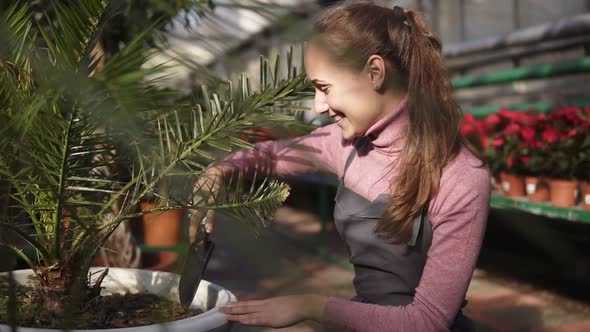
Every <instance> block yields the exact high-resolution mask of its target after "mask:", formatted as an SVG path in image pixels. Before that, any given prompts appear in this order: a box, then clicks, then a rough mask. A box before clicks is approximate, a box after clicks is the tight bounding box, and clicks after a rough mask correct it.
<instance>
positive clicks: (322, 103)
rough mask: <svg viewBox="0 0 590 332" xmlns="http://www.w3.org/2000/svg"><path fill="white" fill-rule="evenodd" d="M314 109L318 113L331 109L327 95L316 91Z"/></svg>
mask: <svg viewBox="0 0 590 332" xmlns="http://www.w3.org/2000/svg"><path fill="white" fill-rule="evenodd" d="M314 109H315V111H316V113H318V114H322V113H325V112H327V111H328V110H330V106H329V105H328V103H327V102H326V98H325V96H323V95H322V94H321V93H317V92H316V94H315V100H314Z"/></svg>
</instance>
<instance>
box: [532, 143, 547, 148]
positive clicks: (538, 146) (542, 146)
mask: <svg viewBox="0 0 590 332" xmlns="http://www.w3.org/2000/svg"><path fill="white" fill-rule="evenodd" d="M534 146H535V147H536V148H544V147H545V146H547V144H546V143H545V142H543V141H535V143H534Z"/></svg>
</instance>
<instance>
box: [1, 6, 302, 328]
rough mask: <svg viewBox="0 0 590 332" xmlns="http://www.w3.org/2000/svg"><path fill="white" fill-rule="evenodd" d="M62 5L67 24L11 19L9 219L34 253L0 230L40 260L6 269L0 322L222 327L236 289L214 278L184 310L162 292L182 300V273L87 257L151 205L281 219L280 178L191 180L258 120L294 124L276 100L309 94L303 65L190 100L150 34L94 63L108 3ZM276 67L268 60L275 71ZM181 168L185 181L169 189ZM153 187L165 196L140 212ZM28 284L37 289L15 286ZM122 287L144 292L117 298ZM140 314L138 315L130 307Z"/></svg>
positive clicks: (23, 14)
mask: <svg viewBox="0 0 590 332" xmlns="http://www.w3.org/2000/svg"><path fill="white" fill-rule="evenodd" d="M52 4H53V5H54V6H55V8H53V9H54V13H53V14H54V15H55V17H56V18H57V20H56V22H57V24H53V22H52V23H51V24H49V25H48V26H49V28H48V29H47V30H45V29H39V30H37V29H35V27H34V21H35V20H34V18H33V17H32V16H33V15H32V11H31V8H30V4H29V2H21V3H17V4H14V5H13V6H12V7H11V8H10V9H9V10H8V11H7V12H6V13H5V15H4V17H3V20H2V22H1V26H0V28H1V30H0V38H1V40H0V41H1V42H2V44H3V45H4V46H3V48H2V49H1V50H0V68H1V69H2V70H1V71H0V119H1V120H2V122H0V138H1V139H0V189H1V190H2V191H1V192H0V213H1V214H0V230H1V231H2V232H3V233H4V232H6V231H8V230H10V231H12V232H15V233H16V234H18V235H19V236H20V237H22V238H23V239H24V240H25V241H26V242H27V243H28V244H29V245H30V246H31V247H32V248H33V249H34V257H30V256H28V255H26V254H25V253H24V252H23V251H22V250H21V249H20V248H18V247H16V246H14V245H13V244H12V243H10V242H6V241H5V240H4V239H3V238H2V239H0V240H2V241H3V242H2V243H1V245H2V246H3V247H8V248H10V249H12V250H13V251H14V253H15V254H16V255H18V256H19V257H20V258H21V259H22V260H23V261H25V262H26V263H27V264H28V265H29V266H30V267H31V270H28V271H17V272H14V273H9V275H11V276H14V279H13V278H4V277H3V278H2V282H3V284H2V287H0V289H1V290H2V291H3V293H4V294H0V295H1V296H4V297H3V299H4V300H3V301H0V307H2V308H0V309H2V310H0V330H2V331H5V330H6V331H8V330H9V329H10V327H9V326H21V327H23V326H27V327H43V328H54V329H55V328H57V329H68V330H75V329H95V328H100V329H105V328H120V327H124V326H132V325H133V324H135V325H146V324H165V326H163V328H167V329H169V330H171V331H206V330H216V329H220V328H225V327H223V325H224V324H226V321H225V319H224V318H223V316H222V315H221V314H219V313H217V312H216V309H215V308H216V307H218V306H220V305H223V303H226V302H227V301H230V300H232V299H233V295H232V294H231V293H230V292H228V291H227V290H223V289H221V288H220V287H218V286H216V285H212V284H208V283H207V282H203V283H202V284H201V286H200V287H199V291H198V293H197V297H196V298H195V301H194V303H193V304H194V305H195V306H201V309H202V310H206V312H205V313H203V314H201V315H197V316H195V317H192V318H188V319H184V318H185V317H187V316H190V315H191V314H194V313H195V312H189V313H187V312H184V311H183V310H180V309H179V308H178V306H177V305H176V304H174V303H173V302H174V301H171V302H164V298H167V299H173V300H175V290H176V284H177V281H178V278H177V276H176V275H174V274H171V273H163V272H153V271H146V270H129V269H113V268H111V269H96V268H94V269H91V268H90V264H91V262H92V260H93V258H94V257H95V256H96V254H97V252H98V251H99V250H100V248H101V247H102V245H103V244H104V243H105V241H107V239H108V238H109V236H110V235H111V234H112V233H113V232H114V231H115V230H116V229H117V227H118V226H119V225H121V224H122V223H124V222H126V221H127V220H130V219H132V218H136V217H141V216H143V215H146V214H149V213H155V212H161V211H170V210H177V209H187V210H200V211H203V210H211V209H213V210H221V211H226V212H227V213H229V214H231V215H233V216H236V217H238V218H239V219H242V220H244V221H249V222H254V223H255V224H258V223H259V222H260V221H261V220H263V219H264V218H268V217H270V215H271V214H272V213H273V212H274V210H275V208H276V207H277V206H278V205H279V204H280V203H281V202H282V201H283V200H284V199H285V198H286V196H287V194H288V187H287V186H286V185H285V184H283V183H280V182H277V181H264V182H263V183H262V184H260V185H258V188H257V189H255V190H251V191H246V190H245V189H243V187H242V186H241V185H238V186H236V187H237V189H235V190H233V192H232V193H231V195H230V194H229V188H228V190H222V191H220V192H213V191H211V190H208V189H207V188H201V189H203V190H199V192H198V196H193V195H192V189H193V188H192V183H193V182H194V181H193V180H194V178H196V177H199V176H200V175H201V174H203V172H204V170H205V169H206V166H207V165H208V164H209V163H210V162H211V161H212V160H213V159H214V156H215V153H214V151H231V149H232V148H233V147H235V146H239V147H248V146H250V145H249V144H247V143H246V142H244V141H242V140H240V139H239V138H238V137H239V135H240V134H241V133H242V132H244V131H245V130H247V128H249V127H251V125H252V124H253V123H256V125H257V126H259V127H265V126H269V125H271V124H276V123H280V124H282V125H289V124H293V123H294V122H291V120H293V117H292V116H289V115H286V114H278V113H276V112H275V110H276V108H286V109H288V108H289V107H290V103H291V102H293V101H296V100H298V99H301V98H303V97H306V96H308V95H309V94H308V92H307V88H308V84H307V82H306V81H305V79H304V76H302V75H295V76H291V73H293V70H292V69H291V68H289V70H288V72H289V74H290V76H289V77H288V78H287V79H285V80H279V79H278V78H277V76H276V74H277V72H276V71H275V72H272V73H270V75H268V76H270V77H272V80H271V81H268V82H267V81H266V80H262V84H261V85H260V90H259V91H253V90H251V89H250V87H249V84H248V83H247V82H246V80H243V81H242V82H240V84H238V89H235V90H234V89H232V88H231V87H232V84H231V83H230V84H229V85H230V89H229V91H230V92H229V93H228V95H225V96H223V95H212V96H211V95H210V94H209V93H207V92H206V89H204V91H205V92H204V93H203V96H202V97H203V100H205V101H206V103H204V105H199V104H195V103H187V102H182V103H180V102H178V99H177V96H178V95H177V94H176V93H174V91H171V90H164V89H160V88H158V86H156V85H155V83H156V82H157V80H158V78H157V77H159V76H160V75H161V74H162V72H161V70H162V68H163V67H162V66H157V67H154V68H145V67H144V66H143V65H144V64H145V62H146V60H147V59H148V58H149V54H146V53H145V52H142V48H141V45H142V40H143V39H142V38H143V37H144V34H142V35H140V36H138V37H137V38H135V39H133V40H132V41H131V42H130V43H128V44H127V45H126V46H125V48H123V49H122V50H121V51H120V52H119V53H117V54H116V55H114V56H113V57H112V58H111V59H110V60H109V61H108V62H106V63H105V64H104V67H103V68H102V70H100V71H99V72H95V74H94V75H91V73H92V72H93V69H94V63H95V62H94V61H93V59H92V58H91V57H90V51H91V50H92V49H93V44H94V43H95V42H96V39H97V38H96V36H97V33H99V32H100V29H101V26H102V25H101V24H102V23H103V22H104V21H105V20H108V1H103V0H85V1H76V2H68V3H67V4H65V3H63V4H62V3H61V2H53V3H52ZM41 19H43V18H41ZM277 63H278V59H277ZM288 63H291V61H288ZM269 71H270V70H268V68H267V67H264V68H263V73H264V76H267V74H268V72H269ZM154 77H156V78H155V79H154ZM179 176H180V177H184V178H185V181H184V183H185V184H186V186H185V187H186V188H178V187H169V188H168V190H167V191H159V190H158V186H159V185H160V184H161V183H163V182H166V181H167V180H169V179H170V178H172V177H179ZM237 181H238V182H240V181H241V179H238V180H237ZM148 194H152V195H153V196H154V197H155V199H156V200H157V202H158V203H159V204H157V206H155V207H153V208H151V209H149V210H143V211H141V210H138V208H137V206H138V204H139V202H141V201H142V200H143V199H144V198H145V197H146V196H147V195H148ZM20 221H23V222H20ZM15 282H16V283H15ZM27 282H28V288H23V287H20V286H18V285H17V284H18V283H21V284H26V283H27ZM103 288H104V289H103ZM123 291H132V292H142V293H143V292H146V293H145V294H144V295H145V296H140V297H139V298H137V297H136V296H135V295H126V296H127V297H126V296H122V297H119V296H115V295H113V296H107V294H115V293H120V292H123ZM150 293H151V294H155V295H158V296H160V297H159V298H156V299H155V300H154V299H153V295H150ZM134 303H139V304H140V306H139V307H135V306H133V305H134ZM126 306H130V307H126ZM93 310H95V311H93ZM146 310H148V312H149V313H148V314H145V312H146ZM149 310H151V311H149ZM142 312H143V313H144V314H141V313H142ZM134 313H135V314H140V315H139V316H134V317H130V316H126V314H134ZM179 319H180V320H179ZM171 320H173V322H168V323H163V322H166V321H171ZM195 324H196V325H195ZM151 328H152V329H153V325H152V327H151ZM24 330H25V331H27V330H26V329H24ZM28 331H35V329H29V330H28ZM39 331H43V329H40V330H39ZM134 331H136V329H134Z"/></svg>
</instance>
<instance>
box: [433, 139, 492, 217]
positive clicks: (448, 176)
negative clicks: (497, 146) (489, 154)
mask: <svg viewBox="0 0 590 332" xmlns="http://www.w3.org/2000/svg"><path fill="white" fill-rule="evenodd" d="M489 195H490V173H489V171H488V168H487V167H486V165H485V163H484V162H483V161H482V160H481V159H479V158H478V157H477V156H476V155H475V154H474V153H473V152H471V151H469V149H467V148H466V147H462V148H461V150H460V151H459V153H458V154H457V155H456V156H455V158H453V160H452V161H450V162H449V164H448V165H447V167H445V169H444V170H443V173H442V176H441V179H440V183H439V186H438V190H437V192H436V194H435V195H434V197H433V199H432V200H431V204H430V208H431V210H430V213H432V214H444V213H448V212H451V211H455V210H456V209H460V208H462V207H464V206H467V205H471V204H474V202H481V204H483V205H487V203H485V202H486V201H487V200H488V199H489ZM484 203H485V204H484ZM476 204H479V203H476ZM483 205H482V207H484V206H483Z"/></svg>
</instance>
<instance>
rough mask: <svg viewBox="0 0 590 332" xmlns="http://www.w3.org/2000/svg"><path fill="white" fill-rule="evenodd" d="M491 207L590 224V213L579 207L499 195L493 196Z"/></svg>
mask: <svg viewBox="0 0 590 332" xmlns="http://www.w3.org/2000/svg"><path fill="white" fill-rule="evenodd" d="M490 205H491V207H492V208H498V209H516V210H520V211H523V212H527V213H530V214H534V215H538V216H545V217H549V218H560V219H565V220H569V221H575V222H585V223H590V211H586V210H582V209H581V208H578V207H574V208H560V207H555V206H552V205H549V204H548V203H533V202H529V201H527V200H526V199H524V198H511V197H506V196H502V195H498V194H493V195H492V199H491V202H490Z"/></svg>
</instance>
